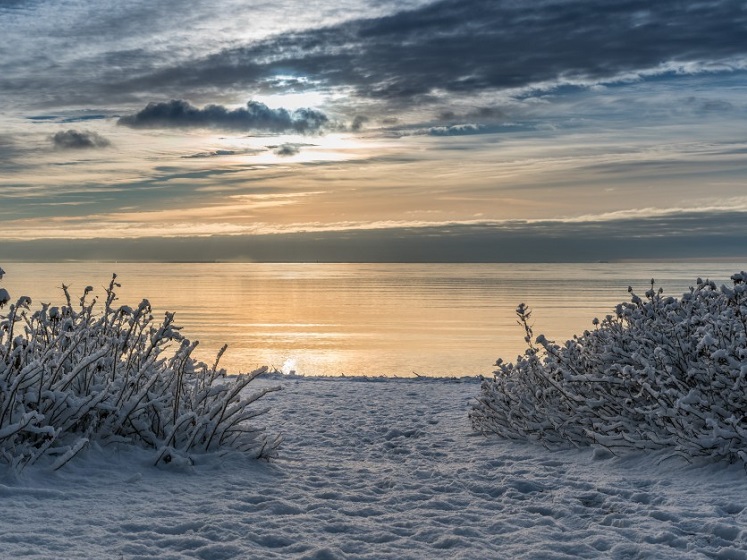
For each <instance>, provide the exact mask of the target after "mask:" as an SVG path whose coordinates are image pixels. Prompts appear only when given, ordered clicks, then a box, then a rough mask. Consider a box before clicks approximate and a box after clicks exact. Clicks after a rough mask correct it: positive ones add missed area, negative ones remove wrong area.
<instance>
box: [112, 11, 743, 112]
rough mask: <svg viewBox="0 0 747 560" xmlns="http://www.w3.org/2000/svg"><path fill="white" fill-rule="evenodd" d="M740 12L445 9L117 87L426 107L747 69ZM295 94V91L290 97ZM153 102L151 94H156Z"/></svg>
mask: <svg viewBox="0 0 747 560" xmlns="http://www.w3.org/2000/svg"><path fill="white" fill-rule="evenodd" d="M745 25H747V6H745V5H744V3H741V2H737V1H735V0H705V1H703V2H698V3H682V2H680V1H679V0H660V1H658V2H655V3H652V2H648V1H644V0H588V1H573V0H539V1H537V2H509V1H506V0H469V1H465V0H442V1H440V2H434V3H431V4H427V5H425V6H422V7H420V8H417V9H413V10H406V11H401V12H398V13H395V14H392V15H389V16H386V17H379V18H368V19H359V20H353V21H348V22H343V23H339V24H337V25H334V26H330V27H323V28H318V29H306V30H302V31H297V32H287V33H284V34H280V35H276V36H273V37H271V38H269V39H264V40H261V41H258V42H255V43H252V44H248V45H246V46H244V47H240V48H232V49H225V50H223V51H220V52H218V53H215V54H213V55H210V56H208V57H206V58H203V59H199V60H191V61H188V62H185V63H183V64H180V65H175V66H172V67H170V68H166V69H163V70H159V71H156V72H154V73H151V74H143V75H141V76H138V77H137V78H135V81H133V82H132V83H131V84H129V85H128V84H127V83H125V84H118V85H117V86H116V87H122V86H124V87H137V88H144V87H153V86H155V87H157V88H161V87H164V86H167V87H173V86H174V85H181V86H185V87H190V88H195V89H200V88H201V87H211V88H215V87H221V88H233V89H236V90H238V89H241V88H242V87H247V86H251V87H253V88H258V89H260V90H261V89H263V88H265V89H266V90H267V91H268V92H269V91H278V88H282V87H287V88H291V89H293V88H296V87H297V85H294V84H293V83H292V81H290V82H289V81H288V80H287V79H286V78H283V79H280V78H278V76H281V75H282V76H288V75H291V76H296V77H302V78H305V79H308V80H311V81H312V83H313V85H314V87H315V88H321V89H324V88H336V87H339V88H346V89H348V90H350V91H352V92H354V93H355V94H356V95H357V97H359V98H364V99H377V100H380V101H385V102H391V103H397V102H400V103H401V102H407V103H413V102H422V101H432V100H434V99H438V98H441V97H443V96H444V95H448V94H454V95H460V96H464V95H474V94H478V93H480V92H489V91H493V92H495V91H516V90H521V89H523V88H524V89H525V88H530V89H531V88H540V89H552V88H556V87H558V86H562V85H582V86H590V85H594V84H598V83H615V82H617V81H620V80H628V81H629V80H634V79H639V78H642V77H643V78H645V77H653V76H672V77H676V76H677V75H682V74H691V73H701V72H705V73H711V72H724V71H731V70H736V69H741V70H744V69H745V68H747V42H745V41H744V29H745ZM284 84H285V85H284ZM151 91H152V90H151Z"/></svg>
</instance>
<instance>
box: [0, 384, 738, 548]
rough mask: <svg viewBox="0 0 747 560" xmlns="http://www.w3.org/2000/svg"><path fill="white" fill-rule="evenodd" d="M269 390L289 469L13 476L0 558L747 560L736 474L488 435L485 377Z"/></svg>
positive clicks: (86, 462) (5, 481)
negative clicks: (475, 403) (478, 410)
mask: <svg viewBox="0 0 747 560" xmlns="http://www.w3.org/2000/svg"><path fill="white" fill-rule="evenodd" d="M259 383H270V384H274V383H280V384H282V385H283V387H284V390H283V391H281V392H279V393H273V394H271V395H269V396H268V397H266V398H265V399H263V401H264V403H265V404H266V405H269V406H271V407H272V410H271V412H270V413H269V414H268V415H266V416H264V417H261V418H260V419H259V420H260V421H261V422H263V423H264V424H266V425H267V426H268V429H269V430H271V431H277V430H281V431H282V432H283V433H284V436H285V441H284V444H283V446H282V447H281V449H280V457H279V458H278V459H277V460H275V461H273V462H272V463H270V464H268V463H265V462H255V461H246V460H244V459H242V458H238V457H237V456H236V455H232V456H228V457H223V458H218V457H215V456H213V457H209V458H206V457H202V458H199V457H198V459H197V464H196V465H195V466H194V467H182V468H172V469H170V470H162V469H156V468H153V467H151V466H150V465H149V462H148V461H149V459H150V458H151V456H150V455H148V454H146V453H144V452H141V451H136V452H133V451H127V452H116V453H115V452H113V451H112V450H108V449H104V450H100V449H91V450H89V451H88V452H87V453H86V454H85V455H84V456H82V457H78V458H76V459H75V460H74V461H73V462H72V463H70V464H69V465H67V466H66V467H65V468H63V469H62V470H61V471H58V472H53V473H50V472H48V471H46V470H44V469H43V468H36V467H34V468H32V469H28V470H27V471H25V472H24V473H23V474H22V475H21V477H20V478H19V479H12V478H11V477H8V476H7V475H5V478H0V481H1V482H0V557H2V558H86V559H88V558H97V559H110V558H111V559H114V560H118V559H124V560H134V559H138V558H159V559H177V558H200V559H205V560H216V559H232V558H283V559H286V558H308V559H319V560H321V559H336V558H350V559H354V558H371V559H385V558H392V559H398V560H399V559H406V558H418V559H419V558H422V559H425V558H428V559H433V558H470V559H483V558H579V557H582V558H600V557H602V558H607V557H608V558H726V559H740V558H747V475H746V474H745V471H744V469H743V467H742V466H740V465H731V466H730V465H726V464H693V465H688V464H687V463H685V462H684V461H682V460H680V459H667V460H664V461H663V462H660V461H661V459H663V457H664V456H663V455H656V456H642V455H635V456H628V457H623V458H615V457H609V456H607V455H605V454H603V453H599V452H596V453H595V452H594V451H592V450H589V449H581V450H568V451H547V450H545V449H544V448H542V447H540V446H537V445H532V444H521V443H512V442H506V441H502V440H500V439H497V438H485V437H483V436H479V435H475V434H473V433H472V432H471V430H470V426H469V423H468V419H467V412H468V410H469V406H470V402H471V400H472V399H473V398H474V396H475V395H476V394H477V392H478V390H479V385H478V383H477V382H476V381H462V382H454V381H446V380H430V379H420V380H404V379H390V380H368V381H365V380H356V379H352V378H347V379H334V380H330V379H313V378H296V379H294V378H282V379H280V378H275V379H263V380H261V381H256V382H255V383H253V384H252V385H255V384H259ZM0 476H3V475H2V474H0Z"/></svg>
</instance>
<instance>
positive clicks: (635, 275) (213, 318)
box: [0, 262, 747, 377]
mask: <svg viewBox="0 0 747 560" xmlns="http://www.w3.org/2000/svg"><path fill="white" fill-rule="evenodd" d="M0 264H2V266H3V268H4V269H5V271H6V276H5V278H4V279H3V280H2V281H1V283H0V285H1V286H2V287H4V288H5V289H6V290H8V292H10V294H11V296H12V297H13V298H14V299H15V298H17V297H19V296H22V295H25V296H29V297H31V298H32V300H33V302H34V306H36V305H38V304H40V303H42V302H46V303H51V304H53V305H59V304H62V303H63V302H64V296H63V292H62V289H61V286H62V285H63V284H64V285H66V286H68V287H69V290H70V293H71V294H72V296H73V297H74V298H77V297H79V296H80V295H82V293H83V291H84V290H85V288H86V287H87V286H91V287H93V288H94V290H93V293H92V294H91V295H97V296H99V298H100V299H103V294H104V287H105V286H106V285H107V284H108V283H109V281H110V280H111V277H112V275H113V274H116V275H117V282H118V283H119V284H121V287H119V288H117V294H118V298H119V302H118V303H120V304H122V305H130V306H135V305H137V304H138V303H140V301H141V300H142V299H144V298H145V299H148V300H149V302H150V304H151V306H152V309H153V314H154V320H155V321H160V320H162V318H163V314H164V313H165V312H166V311H169V312H174V313H175V314H176V323H177V324H178V325H180V326H181V327H182V334H184V335H185V336H186V337H187V338H189V339H191V340H198V341H199V342H200V344H199V346H198V348H197V350H196V352H195V357H196V358H198V359H200V360H203V361H205V362H206V363H212V362H213V361H214V359H215V356H216V353H217V352H218V350H219V349H220V348H221V347H222V346H223V345H224V344H227V345H228V350H227V351H226V353H225V354H224V356H223V358H222V360H221V365H222V367H224V368H226V370H227V371H228V372H229V373H241V372H249V371H252V370H254V369H256V368H258V367H262V366H268V367H269V368H272V369H276V370H280V371H282V372H284V373H288V374H290V373H295V374H298V375H310V376H315V375H324V376H341V375H345V376H390V377H392V376H396V377H413V376H437V377H446V376H448V377H461V376H476V375H485V376H489V375H491V374H492V372H493V371H494V370H495V367H494V365H495V362H496V360H497V359H498V358H501V359H503V360H504V361H514V360H515V359H516V357H517V356H518V355H519V354H521V353H523V352H524V349H525V342H524V334H525V333H524V331H523V329H522V328H521V327H520V326H519V325H518V324H517V318H516V307H517V306H518V305H519V304H520V303H525V304H527V305H528V306H529V308H530V309H531V311H532V315H531V323H532V325H533V330H534V334H535V336H536V335H538V334H544V335H545V336H546V337H547V338H549V339H551V340H555V341H558V342H562V341H565V340H567V339H568V338H571V337H573V335H574V334H581V333H583V331H584V330H585V329H591V328H592V320H593V319H594V318H595V317H598V318H600V319H601V318H603V317H604V316H605V315H607V314H610V313H613V310H614V307H615V305H616V304H617V303H620V302H623V301H628V300H629V298H630V294H629V293H628V287H631V288H632V289H633V291H634V292H636V293H638V294H639V295H641V296H643V294H644V292H645V291H646V290H648V289H649V288H650V287H651V281H652V280H653V281H654V282H655V286H656V288H657V289H658V288H662V289H663V290H664V293H665V294H667V295H672V296H679V295H681V294H682V293H683V292H685V291H687V290H688V288H689V287H690V286H693V285H694V284H695V283H696V279H697V278H699V277H700V278H703V279H710V280H713V281H715V282H717V283H719V284H721V283H723V284H727V285H728V284H731V281H730V279H729V278H730V276H731V275H732V274H734V273H735V272H739V271H741V270H745V269H747V263H745V262H741V263H740V262H735V263H722V262H719V263H714V262H706V263H702V262H701V263H651V262H646V263H593V264H506V263H501V264H344V263H343V264H331V263H324V264H322V263H306V264H298V263H293V264H276V263H272V264H269V263H109V262H107V263H90V262H67V263H0ZM89 297H90V296H89ZM0 313H2V312H0Z"/></svg>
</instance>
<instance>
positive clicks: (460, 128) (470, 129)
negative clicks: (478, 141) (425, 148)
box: [426, 123, 485, 136]
mask: <svg viewBox="0 0 747 560" xmlns="http://www.w3.org/2000/svg"><path fill="white" fill-rule="evenodd" d="M484 129H485V127H484V126H481V125H479V124H474V123H467V124H454V125H451V126H432V127H430V128H429V129H428V130H427V131H426V132H427V133H428V134H429V135H430V136H466V135H470V134H480V133H481V132H483V131H484Z"/></svg>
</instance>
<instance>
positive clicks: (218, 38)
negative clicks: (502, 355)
mask: <svg viewBox="0 0 747 560" xmlns="http://www.w3.org/2000/svg"><path fill="white" fill-rule="evenodd" d="M0 28H2V30H3V33H2V35H0V75H2V76H3V79H2V80H1V81H0V97H1V98H2V99H3V106H2V107H0V127H1V128H0V130H2V131H3V132H2V133H0V237H2V239H4V240H5V242H6V244H16V245H17V246H18V247H22V246H23V247H27V248H28V251H29V253H28V255H29V258H31V259H33V255H34V254H35V253H34V251H35V250H36V249H38V248H39V247H41V246H43V245H44V244H45V243H46V242H51V241H54V240H64V239H70V240H75V239H98V240H102V242H103V243H106V242H107V240H115V239H122V238H132V239H137V238H146V237H147V238H149V239H157V238H168V239H174V238H179V239H182V238H183V239H184V240H185V242H187V243H188V240H189V238H196V237H204V236H235V237H239V238H241V239H245V240H246V241H247V243H249V242H251V239H253V237H252V236H256V235H279V234H293V235H300V236H303V235H308V236H313V235H315V234H318V233H319V232H334V234H335V235H336V236H337V237H335V243H331V242H330V243H331V244H330V245H329V246H328V247H326V248H324V249H323V250H322V249H320V254H319V255H309V258H310V259H315V258H322V259H332V260H334V259H335V258H337V257H336V255H335V249H334V247H339V246H341V245H340V244H343V245H344V243H345V240H346V239H347V240H350V239H352V238H355V236H356V235H363V234H360V233H357V232H367V233H366V234H365V235H366V236H369V237H371V238H372V239H374V240H375V242H376V243H379V244H381V245H386V244H392V243H395V244H396V243H398V242H399V241H398V240H399V239H401V237H402V236H403V235H404V236H409V237H413V238H422V239H430V240H432V243H433V248H434V249H433V250H434V255H435V251H439V250H440V249H438V246H439V243H440V241H442V240H443V238H444V236H449V237H450V238H451V239H453V238H454V237H455V236H456V237H459V235H460V234H459V232H460V231H467V230H468V231H469V232H470V235H467V236H465V237H464V240H463V242H464V244H467V243H472V242H473V241H474V239H473V237H471V236H472V234H473V233H474V228H475V227H477V226H479V228H480V231H481V236H482V237H481V238H480V239H481V240H483V241H485V243H486V246H487V245H488V244H489V243H493V244H501V243H505V242H507V238H506V235H507V234H506V231H508V229H510V230H511V231H513V232H516V231H518V230H521V232H522V235H523V236H524V237H525V238H526V239H532V240H534V241H537V240H540V241H541V240H542V239H545V238H547V236H548V235H552V236H555V237H554V238H558V236H560V238H562V239H566V242H565V244H561V245H560V251H561V254H562V256H563V258H565V259H567V260H575V259H576V258H577V247H578V245H577V243H578V239H577V238H576V237H575V234H573V235H571V234H570V233H568V230H567V229H566V228H567V227H570V226H569V224H575V225H574V226H573V227H577V226H578V227H589V228H593V231H594V232H595V235H597V236H598V237H599V238H606V237H605V236H608V237H609V240H610V243H612V242H613V241H614V242H616V243H619V244H624V243H625V239H624V237H621V236H620V234H619V232H620V231H621V228H622V229H624V226H625V225H626V224H627V226H628V229H630V228H632V227H633V226H634V225H635V227H637V228H638V229H640V230H641V231H643V230H645V231H646V232H647V233H646V235H648V236H649V239H650V242H651V243H652V244H653V246H654V247H655V246H656V243H657V242H658V240H662V239H666V240H667V244H665V245H662V246H661V247H662V248H661V251H660V252H661V253H663V252H664V251H665V247H666V251H669V250H670V249H669V248H671V247H672V246H673V244H674V245H676V244H677V243H678V242H679V243H680V246H681V247H682V249H683V252H685V250H686V249H687V247H692V242H691V240H690V239H689V238H687V239H685V237H683V235H684V234H683V232H687V233H688V235H689V234H690V233H692V232H697V233H698V234H699V235H700V236H701V237H702V239H703V240H704V241H707V240H708V239H709V238H710V237H709V236H716V237H718V239H719V243H720V244H721V246H722V248H723V250H724V251H725V252H727V253H729V254H730V255H731V256H740V255H744V249H743V248H742V249H739V247H740V245H739V243H738V239H737V237H736V236H735V237H734V240H733V243H731V240H730V239H731V238H730V237H729V235H728V232H724V231H723V230H722V228H721V226H720V225H719V224H720V223H724V219H722V218H723V217H724V215H725V214H728V215H729V216H732V217H734V213H737V214H738V215H741V214H742V213H744V214H745V216H744V217H747V203H746V202H745V197H744V194H743V193H744V184H745V179H747V134H745V132H744V131H745V130H747V127H745V124H747V122H746V121H747V102H746V101H745V99H747V96H746V95H745V94H746V93H747V80H746V78H747V46H745V45H746V43H745V42H744V36H745V35H744V34H745V32H747V8H745V6H744V5H743V4H742V3H740V2H736V1H722V0H710V1H707V2H701V3H697V4H690V5H683V4H682V3H680V2H673V1H672V2H670V1H667V0H665V1H663V2H658V3H656V4H654V5H651V4H650V3H648V2H643V1H641V2H636V1H633V2H629V1H626V2H621V1H620V2H618V1H612V2H609V1H605V2H602V1H598V2H596V1H592V2H588V1H584V2H581V1H577V0H543V1H541V2H536V3H531V5H529V4H522V3H515V2H508V1H498V2H496V1H494V0H466V1H465V0H441V1H437V2H430V1H411V2H394V1H380V2H362V1H357V0H346V1H343V2H325V1H322V2H317V3H314V4H313V5H310V4H309V3H308V2H290V3H283V5H282V6H280V5H277V4H271V3H264V2H245V1H242V2H239V1H238V0H236V1H234V0H227V1H225V2H220V3H218V5H216V4H215V3H214V2H207V1H201V0H196V1H193V2H190V3H189V5H188V6H185V3H184V2H176V1H174V0H168V1H165V2H158V3H153V2H145V1H135V2H111V1H108V2H103V3H101V2H96V3H94V2H92V1H90V0H75V1H73V0H63V1H60V2H52V1H44V0H13V1H6V2H2V3H0ZM730 219H731V218H730ZM734 219H736V217H735V218H734ZM641 220H643V221H644V222H645V227H643V226H642V225H641V224H642V222H640V221H641ZM646 220H648V221H647V222H646ZM537 224H545V225H547V224H552V227H550V230H551V231H552V234H550V233H548V231H550V230H548V229H547V227H545V225H543V226H542V227H540V226H538V225H537ZM579 224H580V226H579ZM548 227H549V226H548ZM460 228H462V229H460ZM465 228H466V229H465ZM574 231H576V230H574ZM631 231H632V230H631ZM563 232H566V233H563ZM566 234H567V236H566V237H563V236H564V235H566ZM716 237H714V238H713V239H716ZM278 239H280V238H278ZM367 239H368V237H367ZM678 240H680V241H678ZM24 243H26V245H23V244H24ZM18 244H20V245H18ZM333 245H334V247H333ZM458 245H459V244H458V243H457V244H456V245H455V247H457V249H455V254H454V255H452V257H453V258H454V259H458V258H459V253H460V250H459V249H458ZM8 246H9V245H8ZM423 246H425V247H427V246H428V245H427V243H426V244H425V245H423ZM704 246H705V245H704ZM418 247H421V245H418ZM527 247H529V246H527ZM113 250H114V249H113ZM117 250H118V251H120V252H121V254H117V255H113V258H122V259H124V258H130V257H132V255H130V254H129V253H127V251H126V250H124V249H121V248H120V249H117ZM279 250H280V251H281V252H282V246H280V249H279ZM527 250H529V249H528V248H527ZM419 251H422V248H421V249H419ZM740 251H741V252H740ZM426 253H427V251H426ZM14 254H23V252H22V251H21V252H20V253H19V252H18V251H17V252H16V253H14ZM39 254H40V253H39ZM340 254H342V253H340ZM83 256H85V255H83ZM338 256H339V255H338ZM488 256H489V255H488V254H487V253H486V254H485V258H488ZM628 256H630V257H635V255H628ZM662 256H666V255H662ZM693 256H698V255H693ZM701 256H703V255H701ZM195 258H197V259H198V260H199V259H201V258H208V259H209V258H211V256H210V255H200V254H196V255H195ZM340 258H341V257H340ZM418 258H419V259H421V260H422V254H419V255H418ZM439 258H441V259H442V258H444V257H443V255H442V254H440V257H439ZM585 258H586V257H585ZM600 258H603V255H600ZM278 260H282V258H280V259H278Z"/></svg>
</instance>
